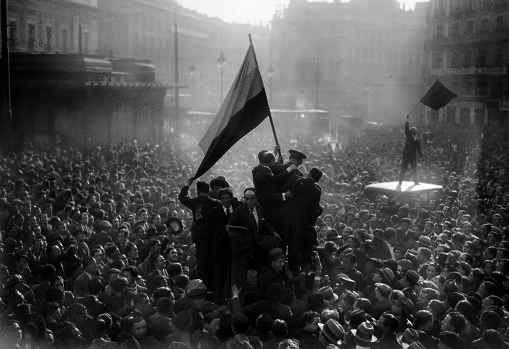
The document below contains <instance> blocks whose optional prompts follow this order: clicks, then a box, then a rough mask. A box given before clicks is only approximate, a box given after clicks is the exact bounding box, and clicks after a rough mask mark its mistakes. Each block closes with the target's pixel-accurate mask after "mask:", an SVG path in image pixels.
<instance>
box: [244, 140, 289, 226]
mask: <svg viewBox="0 0 509 349" xmlns="http://www.w3.org/2000/svg"><path fill="white" fill-rule="evenodd" d="M258 161H259V162H260V164H259V165H258V166H256V167H255V168H254V169H253V171H252V173H253V184H254V187H255V190H256V198H257V200H258V202H259V203H260V205H261V206H262V207H263V208H264V210H265V214H266V217H265V218H266V219H267V220H268V221H269V222H270V223H271V224H272V226H273V227H277V226H278V221H279V210H280V208H281V204H282V202H283V201H285V200H286V199H287V198H289V197H290V196H291V193H290V191H287V192H285V193H283V192H281V184H282V183H283V181H284V180H285V179H286V178H287V177H288V176H290V173H292V172H293V171H295V170H296V169H297V167H296V166H295V165H294V164H291V165H289V166H288V167H287V168H286V169H285V170H282V171H280V172H279V173H278V174H275V173H274V170H275V165H276V157H275V156H274V154H273V153H272V152H270V151H268V150H262V151H261V152H259V153H258Z"/></svg>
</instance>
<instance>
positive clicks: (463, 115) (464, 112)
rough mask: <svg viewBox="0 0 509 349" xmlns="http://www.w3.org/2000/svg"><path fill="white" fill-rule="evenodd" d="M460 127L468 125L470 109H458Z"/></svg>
mask: <svg viewBox="0 0 509 349" xmlns="http://www.w3.org/2000/svg"><path fill="white" fill-rule="evenodd" d="M460 125H461V126H468V125H470V109H468V108H461V109H460Z"/></svg>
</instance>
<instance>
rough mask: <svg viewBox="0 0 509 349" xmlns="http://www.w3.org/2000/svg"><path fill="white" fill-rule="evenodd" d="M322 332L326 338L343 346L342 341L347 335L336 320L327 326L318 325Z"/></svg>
mask: <svg viewBox="0 0 509 349" xmlns="http://www.w3.org/2000/svg"><path fill="white" fill-rule="evenodd" d="M318 327H319V328H320V331H322V334H323V335H324V337H325V338H327V339H328V340H329V341H330V342H332V343H335V344H341V340H342V339H343V336H344V334H345V330H344V329H343V327H342V326H341V325H340V324H339V323H338V322H337V321H336V320H334V319H329V320H327V322H326V323H325V324H321V323H319V324H318Z"/></svg>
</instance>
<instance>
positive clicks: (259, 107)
mask: <svg viewBox="0 0 509 349" xmlns="http://www.w3.org/2000/svg"><path fill="white" fill-rule="evenodd" d="M269 114H270V108H269V102H268V100H267V95H266V93H265V88H264V86H263V81H262V76H261V73H260V70H259V68H258V62H257V61H256V55H255V51H254V47H253V44H252V43H250V45H249V49H248V50H247V53H246V57H245V58H244V62H243V63H242V66H241V68H240V70H239V72H238V74H237V77H236V78H235V81H234V82H233V85H232V86H231V88H230V91H229V92H228V94H227V95H226V98H225V100H224V102H223V104H222V105H221V108H220V109H219V112H218V113H217V115H216V118H215V119H214V121H212V124H211V125H210V127H209V129H208V130H207V132H206V133H205V135H204V136H203V138H202V140H201V141H200V143H199V145H200V148H201V149H202V150H203V152H204V153H205V157H204V158H203V160H202V162H201V164H200V167H199V168H198V170H197V171H196V174H195V175H194V177H193V179H196V178H198V177H200V176H202V175H203V174H204V173H205V172H207V171H208V170H209V169H210V168H211V167H212V166H214V164H215V163H216V162H217V161H219V159H221V157H222V156H223V155H224V154H225V153H226V152H227V151H228V150H229V149H230V148H231V147H232V146H233V145H234V144H235V143H237V142H238V141H239V140H240V139H241V138H242V137H244V136H245V135H246V134H248V133H249V132H250V131H251V130H253V129H255V128H256V127H257V126H258V125H259V124H260V123H261V122H262V121H263V120H264V119H265V118H266V117H267V116H269Z"/></svg>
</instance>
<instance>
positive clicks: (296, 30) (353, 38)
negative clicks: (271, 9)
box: [271, 0, 426, 121]
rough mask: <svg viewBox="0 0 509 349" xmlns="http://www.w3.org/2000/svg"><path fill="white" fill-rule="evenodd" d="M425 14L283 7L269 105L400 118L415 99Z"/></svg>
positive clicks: (358, 3)
mask: <svg viewBox="0 0 509 349" xmlns="http://www.w3.org/2000/svg"><path fill="white" fill-rule="evenodd" d="M425 6H426V5H425V4H424V5H419V6H418V7H417V8H416V10H415V11H405V10H404V9H402V8H400V5H399V4H398V2H397V1H395V0H352V1H350V2H349V3H343V2H340V1H334V2H307V1H306V0H292V1H290V4H289V6H288V7H287V8H286V9H285V10H283V11H282V12H281V13H280V14H279V15H278V16H276V17H275V18H274V20H273V22H272V24H273V32H272V40H271V47H272V65H273V71H274V73H273V84H274V85H275V89H274V94H277V95H276V96H274V100H275V101H276V103H278V106H279V107H284V108H321V109H328V110H330V112H331V115H344V114H350V115H355V116H362V117H363V118H365V119H366V120H375V121H390V120H396V119H400V118H403V117H404V116H405V114H406V113H408V111H409V110H410V109H411V107H412V105H413V104H415V103H416V101H417V100H418V96H419V93H421V91H422V85H421V83H422V72H423V69H422V67H423V53H424V41H425V38H426V21H425V15H426V11H425V10H424V7H425Z"/></svg>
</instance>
